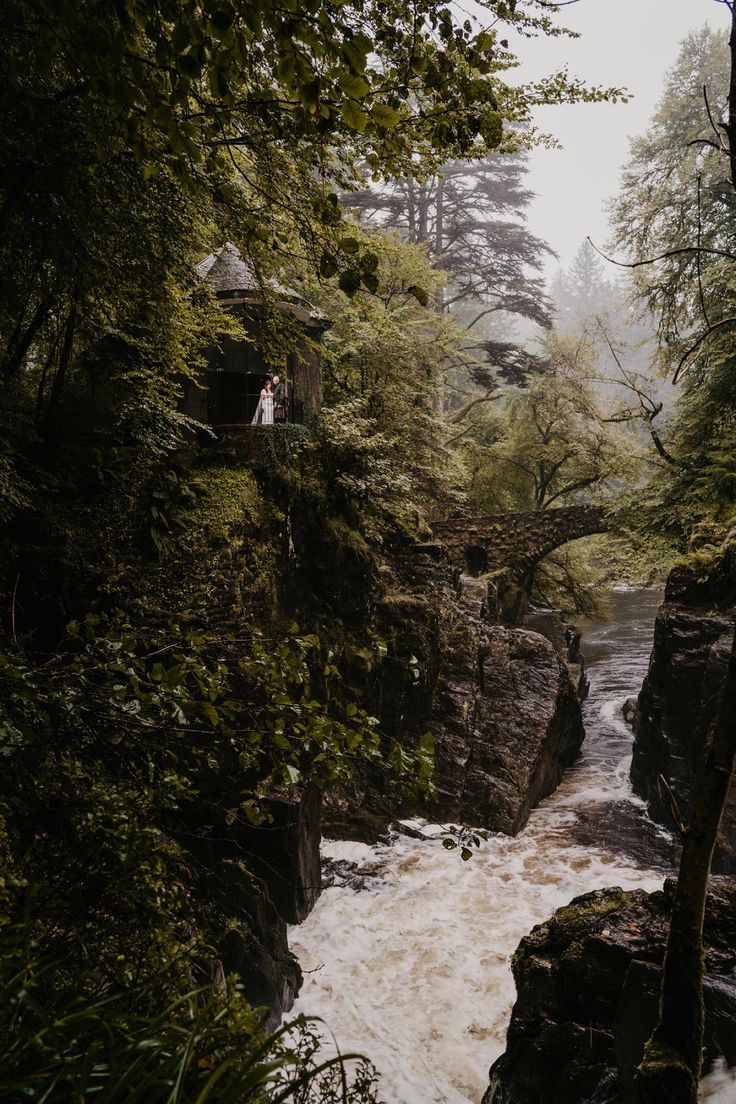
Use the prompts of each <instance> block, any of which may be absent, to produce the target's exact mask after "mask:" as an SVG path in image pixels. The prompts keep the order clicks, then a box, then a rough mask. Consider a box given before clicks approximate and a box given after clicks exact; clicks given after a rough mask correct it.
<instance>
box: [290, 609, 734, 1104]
mask: <svg viewBox="0 0 736 1104" xmlns="http://www.w3.org/2000/svg"><path fill="white" fill-rule="evenodd" d="M658 600H659V596H658V595H657V594H656V593H654V592H651V591H640V590H639V591H635V590H620V591H616V592H615V594H614V596H613V604H614V616H613V619H612V621H611V622H609V623H606V624H604V625H593V626H589V627H588V629H587V630H586V635H585V638H584V640H585V652H586V655H587V658H588V662H589V676H590V680H591V694H590V697H589V699H588V701H587V702H586V704H585V707H584V711H585V722H586V732H587V736H586V741H585V744H584V747H583V754H582V756H581V758H580V760H579V761H578V763H577V764H576V765H575V767H573V768H572V769H571V770H570V771H569V772H568V773H567V775H566V776H565V778H564V779H563V782H562V785H561V786H560V787H559V789H558V790H557V791H556V792H555V793H554V794H553V795H552V796H551V797H549V798H548V799H547V800H546V801H544V802H543V803H542V804H541V805H540V806H539V807H538V808H537V809H535V810H534V812H533V813H532V816H531V818H530V821H529V824H528V826H527V827H526V829H525V830H524V831H523V832H522V833H521V834H520V835H519V836H517V837H516V838H515V839H511V838H509V837H508V836H492V837H491V838H490V839H489V840H488V841H487V842H486V843H484V844H483V845H482V847H481V849H480V851H478V852H476V853H475V854H474V856H473V858H472V860H471V861H469V862H467V863H466V862H462V860H461V859H460V857H459V854H458V852H457V851H448V850H446V849H445V848H443V846H442V843H441V841H440V832H439V829H438V828H437V826H434V827H433V826H429V825H424V826H421V827H422V831H423V833H424V834H425V835H427V836H430V837H431V836H435V838H434V839H432V838H430V839H428V840H422V839H413V838H407V837H404V836H398V837H395V838H393V839H392V841H391V843H390V844H383V845H378V846H375V847H371V846H368V845H366V844H360V843H348V842H330V841H326V842H325V844H324V855H325V858H327V859H331V860H337V861H339V860H347V861H349V862H352V863H355V864H358V866H359V867H366V868H368V869H367V870H366V871H365V876H364V877H363V878H360V877H359V878H358V880H357V885H358V888H357V889H356V888H350V887H348V886H341V885H335V886H333V887H331V888H328V889H326V890H325V891H324V893H323V894H322V896H321V898H320V900H319V901H318V903H317V906H316V908H315V909H314V911H313V913H312V914H311V915H310V916H309V917H308V918H307V920H306V921H305V922H304V923H303V924H301V925H300V926H299V927H298V928H294V929H292V931H291V936H290V942H291V947H292V949H293V950H294V952H295V953H296V955H297V956H298V958H299V961H300V963H301V965H302V968H303V970H304V973H305V978H304V986H303V989H302V992H301V995H300V998H299V1001H298V1002H297V1005H296V1007H295V1009H294V1012H295V1013H304V1014H305V1015H308V1016H317V1017H319V1018H321V1020H322V1021H323V1024H324V1030H325V1031H327V1032H328V1033H330V1034H331V1035H332V1037H333V1039H334V1040H335V1043H336V1045H337V1046H339V1048H340V1050H341V1051H342V1052H343V1053H345V1052H353V1053H355V1052H358V1053H361V1054H364V1055H366V1056H367V1057H369V1058H370V1059H371V1060H372V1061H373V1062H374V1063H375V1065H376V1066H377V1068H378V1070H379V1071H380V1074H381V1079H380V1085H379V1096H380V1099H381V1100H383V1101H385V1102H386V1104H480V1099H481V1097H482V1095H483V1093H484V1091H485V1089H486V1087H487V1085H488V1068H489V1066H490V1065H491V1063H492V1062H493V1061H494V1060H495V1059H496V1058H497V1057H498V1056H499V1055H500V1054H501V1053H502V1051H503V1049H504V1043H505V1034H506V1028H507V1025H508V1021H509V1016H510V1013H511V1008H512V1004H513V1001H514V997H515V990H514V982H513V978H512V975H511V969H510V959H511V955H512V954H513V952H514V951H515V949H516V947H517V946H518V943H519V941H520V939H521V938H522V936H524V935H525V934H526V933H527V932H529V931H530V929H531V928H532V927H533V926H534V925H535V924H539V923H541V922H542V921H544V920H546V919H547V918H548V917H549V916H551V914H552V913H553V912H554V910H555V909H557V908H559V907H560V906H561V905H564V904H567V903H568V902H569V901H570V900H571V898H573V897H575V896H578V895H579V894H581V893H586V892H588V891H589V890H592V889H598V888H602V887H605V886H621V887H623V888H625V889H633V888H642V889H647V890H652V889H656V888H659V887H660V886H661V884H662V880H663V877H664V875H665V873H666V869H667V865H668V859H669V854H670V847H669V842H668V841H667V839H666V838H665V837H664V835H663V833H661V832H658V831H657V830H656V829H655V828H654V827H653V826H652V825H651V822H649V821H648V820H647V819H646V816H645V814H644V811H643V809H642V806H641V803H640V802H638V801H637V799H636V798H634V797H633V795H632V793H631V790H630V786H629V781H628V768H629V762H630V758H631V733H630V730H629V729H628V728H627V726H626V725H625V723H624V721H623V719H622V715H621V707H622V705H623V703H624V701H625V700H626V698H628V697H630V696H631V695H633V694H635V693H636V692H637V690H638V689H639V687H640V685H641V681H642V678H643V676H644V674H645V673H646V668H647V663H648V658H649V651H650V647H651V635H652V626H653V622H654V616H655V612H656V608H657V604H658ZM416 826H417V827H419V825H418V824H417V825H416ZM358 873H359V872H358ZM706 1085H707V1087H706ZM706 1085H704V1099H705V1098H707V1099H709V1101H710V1102H711V1104H736V1083H734V1081H733V1080H731V1077H730V1074H729V1073H728V1072H727V1071H723V1070H718V1071H716V1072H715V1073H714V1074H713V1075H712V1077H711V1078H710V1079H709V1080H708V1082H706Z"/></svg>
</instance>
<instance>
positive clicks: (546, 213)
mask: <svg viewBox="0 0 736 1104" xmlns="http://www.w3.org/2000/svg"><path fill="white" fill-rule="evenodd" d="M728 18H729V13H728V9H727V8H726V7H725V6H724V5H722V4H719V3H717V2H716V0H580V2H579V3H577V4H573V5H572V6H570V7H567V8H564V9H562V10H561V12H560V22H564V23H565V24H566V25H567V26H569V27H572V28H573V29H574V30H576V31H580V32H581V35H582V37H581V38H579V39H574V40H570V39H557V40H554V39H552V40H550V39H544V40H541V39H540V40H536V41H531V42H529V41H526V42H520V43H518V44H517V49H518V51H519V56H520V57H521V58H522V59H523V66H522V68H521V70H520V74H521V76H522V79H528V78H535V77H538V76H541V75H542V74H543V73H544V72H551V71H552V70H553V69H554V68H556V67H559V66H560V65H562V64H564V63H565V62H567V63H568V66H569V71H570V74H571V75H574V76H579V77H582V78H584V79H585V80H586V81H588V82H590V83H592V84H601V85H616V86H625V87H626V88H627V89H628V90H629V92H630V93H632V94H633V99H631V100H630V101H629V103H628V104H622V103H619V104H617V105H613V104H611V105H609V104H579V105H577V106H571V107H567V106H565V107H554V108H544V109H541V110H540V111H539V113H538V124H539V126H540V128H541V129H543V130H545V131H548V132H551V133H553V134H554V135H555V137H556V138H557V139H558V141H559V142H560V143H561V144H562V146H563V147H564V148H563V149H562V150H536V151H534V152H533V153H532V155H531V158H530V170H531V171H530V174H529V185H530V187H531V189H532V190H533V191H534V192H536V193H537V199H536V200H535V202H534V205H533V207H532V208H531V209H530V214H529V226H530V229H531V230H532V231H533V232H534V233H536V234H538V235H539V236H540V237H542V238H544V239H545V240H546V241H548V242H549V244H550V245H551V246H552V248H553V249H555V250H556V251H557V253H559V256H560V261H559V263H560V264H561V265H562V266H563V267H567V265H569V263H570V260H571V259H572V257H573V256H574V254H575V253H576V251H577V249H578V247H579V245H580V243H581V242H582V241H583V240H584V238H585V237H586V236H587V235H588V234H589V235H590V236H591V237H592V238H593V240H594V241H595V242H596V244H598V245H599V246H602V245H603V244H604V242H605V240H606V238H607V236H608V226H607V221H606V215H605V211H604V205H605V202H606V200H607V199H608V198H610V197H611V196H612V195H614V194H615V193H616V191H617V188H618V179H619V172H620V168H621V166H622V164H623V163H624V161H625V160H626V157H627V153H628V143H629V138H631V137H633V136H634V135H636V134H639V133H641V132H642V131H643V130H645V129H646V127H647V124H648V121H649V119H650V117H651V115H652V113H653V112H654V110H655V108H656V105H657V103H658V101H659V99H660V96H661V90H662V78H663V76H664V74H665V72H666V71H667V70H668V69H669V68H670V67H671V65H672V64H673V62H674V61H675V58H676V56H677V53H678V48H679V43H680V42H681V41H682V39H683V38H684V36H685V35H686V34H687V32H688V31H690V30H693V29H694V28H697V27H700V26H702V25H703V24H704V23H706V22H710V23H711V24H712V25H713V26H724V27H725V26H728ZM557 264H558V262H555V261H552V262H551V263H550V271H554V270H555V269H556V268H557Z"/></svg>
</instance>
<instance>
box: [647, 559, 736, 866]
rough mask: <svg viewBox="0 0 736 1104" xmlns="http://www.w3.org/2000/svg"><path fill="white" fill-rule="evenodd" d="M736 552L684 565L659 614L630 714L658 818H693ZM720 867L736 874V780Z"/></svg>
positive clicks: (722, 657)
mask: <svg viewBox="0 0 736 1104" xmlns="http://www.w3.org/2000/svg"><path fill="white" fill-rule="evenodd" d="M735 602H736V549H734V548H729V549H728V550H727V551H726V552H725V553H724V554H723V555H722V556H720V557H718V558H717V559H716V560H715V561H714V562H713V563H711V564H709V565H708V566H707V567H704V568H697V567H691V566H688V567H685V566H683V567H678V568H676V569H675V570H674V571H673V572H672V573H671V574H670V577H669V579H668V581H667V586H666V590H665V601H664V603H663V605H662V607H661V609H660V611H659V614H658V616H657V620H656V624H655V629H654V645H653V649H652V656H651V661H650V666H649V672H648V674H647V677H646V679H645V681H644V684H643V686H642V689H641V693H640V694H639V697H638V699H637V701H636V704H635V706H634V707H633V708H632V709H631V713H630V718H631V720H632V723H633V727H634V731H635V740H634V752H633V760H632V766H631V780H632V784H633V787H634V790H635V792H636V793H637V794H638V795H639V796H640V797H643V798H644V799H645V801H646V802H647V807H648V810H649V814H650V816H651V817H652V818H653V819H654V820H656V821H658V822H659V823H661V824H664V825H666V826H667V827H668V828H670V829H675V828H676V826H677V820H678V819H679V820H681V821H682V822H684V823H687V819H688V816H689V814H690V809H691V806H692V799H693V794H694V790H695V786H696V784H697V779H698V776H699V773H700V770H701V767H702V763H703V758H704V751H705V746H706V741H707V737H708V732H709V729H710V726H711V723H712V721H713V718H714V715H715V709H716V703H717V698H718V692H719V689H720V686H721V683H722V681H723V677H724V675H725V670H726V665H727V663H728V657H729V654H730V651H731V642H732V638H733V605H734V603H735ZM713 868H714V870H716V871H720V872H729V873H734V872H736V785H732V788H731V793H730V795H729V798H728V802H727V806H726V809H725V812H724V817H723V821H722V824H721V830H720V835H719V842H718V846H717V850H716V854H715V858H714V867H713Z"/></svg>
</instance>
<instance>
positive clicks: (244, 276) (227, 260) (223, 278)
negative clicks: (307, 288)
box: [196, 242, 301, 300]
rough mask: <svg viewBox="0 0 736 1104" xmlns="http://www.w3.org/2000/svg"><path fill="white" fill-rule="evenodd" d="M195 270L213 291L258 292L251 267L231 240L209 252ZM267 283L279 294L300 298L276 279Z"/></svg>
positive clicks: (257, 284) (258, 287)
mask: <svg viewBox="0 0 736 1104" xmlns="http://www.w3.org/2000/svg"><path fill="white" fill-rule="evenodd" d="M196 267H197V272H198V273H199V275H200V276H201V277H202V279H203V280H207V283H208V284H211V285H212V288H213V290H214V291H215V292H218V293H223V292H226V291H229V292H254V293H255V294H258V292H260V290H261V289H260V285H259V283H258V280H257V279H256V275H255V273H254V271H253V269H252V268H251V267H250V265H249V264H247V262H246V261H244V260H243V257H242V255H241V252H240V250H239V249H238V247H237V246H236V245H233V243H232V242H226V243H225V245H223V246H222V248H221V249H218V250H217V252H215V253H210V255H209V256H208V257H205V259H204V260H203V261H200V262H199V264H198V265H197V266H196ZM267 283H268V284H269V286H270V287H271V288H273V290H274V291H275V292H277V293H278V294H279V295H284V296H286V297H287V298H289V299H296V300H300V299H301V295H299V294H298V293H297V292H296V291H291V290H290V289H289V288H285V287H283V286H282V285H281V284H279V283H278V282H277V281H276V280H268V281H267Z"/></svg>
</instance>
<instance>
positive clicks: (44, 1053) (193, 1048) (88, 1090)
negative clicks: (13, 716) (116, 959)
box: [0, 889, 375, 1104]
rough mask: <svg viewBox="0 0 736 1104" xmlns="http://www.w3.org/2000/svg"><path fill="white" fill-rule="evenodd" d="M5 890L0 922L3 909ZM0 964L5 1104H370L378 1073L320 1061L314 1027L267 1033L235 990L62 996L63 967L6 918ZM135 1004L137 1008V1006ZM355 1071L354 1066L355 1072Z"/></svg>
mask: <svg viewBox="0 0 736 1104" xmlns="http://www.w3.org/2000/svg"><path fill="white" fill-rule="evenodd" d="M10 896H11V895H10V894H9V893H8V891H7V889H6V890H5V891H4V893H3V898H4V901H3V905H4V906H5V907H4V908H3V913H5V912H6V909H7V905H8V903H9V900H10ZM1 930H2V939H3V956H2V959H1V960H0V992H1V993H2V1005H1V1009H0V1096H1V1097H2V1099H3V1100H5V1101H8V1104H11V1102H12V1104H20V1102H21V1101H37V1102H39V1104H40V1102H41V1101H46V1102H48V1104H65V1102H67V1101H69V1100H76V1101H92V1100H95V1101H101V1102H104V1104H121V1102H123V1101H125V1102H126V1104H159V1102H160V1104H205V1102H207V1101H217V1104H229V1102H231V1101H232V1102H233V1104H235V1102H237V1104H265V1102H266V1101H269V1102H271V1104H275V1102H276V1101H292V1102H294V1104H312V1102H314V1104H326V1102H328V1101H333V1102H335V1104H337V1101H340V1102H342V1104H359V1102H360V1104H369V1102H370V1101H373V1100H375V1097H374V1095H373V1086H374V1084H375V1074H374V1072H373V1070H372V1069H371V1067H370V1066H369V1065H368V1064H367V1063H365V1062H364V1061H363V1060H360V1061H359V1062H358V1064H357V1066H353V1064H352V1063H350V1065H348V1063H349V1062H350V1058H349V1057H348V1058H343V1059H335V1060H332V1061H325V1060H324V1059H323V1058H322V1056H321V1054H320V1050H321V1048H322V1045H323V1040H322V1039H321V1038H320V1036H319V1032H318V1029H317V1027H316V1025H315V1023H314V1022H313V1021H308V1020H305V1019H304V1018H303V1017H300V1018H299V1019H297V1020H296V1021H293V1022H291V1023H288V1024H286V1025H285V1026H284V1027H283V1028H282V1029H281V1030H280V1031H278V1032H276V1033H272V1034H269V1033H267V1032H265V1031H264V1030H263V1028H262V1026H261V1024H260V1022H259V1018H258V1017H257V1016H256V1014H255V1013H254V1012H253V1010H252V1009H251V1008H250V1006H249V1005H248V1004H247V1002H246V1001H245V1000H244V999H243V997H242V994H241V992H240V990H239V988H238V986H237V985H236V984H234V983H230V984H223V985H222V986H221V987H220V988H219V989H212V988H207V989H201V990H195V991H192V992H184V993H182V994H181V995H180V996H178V997H177V998H176V999H174V1000H172V1001H171V1003H169V1004H167V1003H166V998H165V997H164V999H163V1000H162V1002H161V1007H160V1009H159V1010H157V1011H156V1012H155V1013H154V1014H152V1015H151V1014H148V1015H146V1014H142V1013H141V1012H140V1011H139V1010H138V1007H137V1006H138V1005H139V1004H144V1005H145V1002H146V1001H147V1000H148V994H147V993H145V994H138V993H137V992H136V991H135V990H133V991H132V992H130V993H128V994H126V997H125V999H123V997H122V996H121V994H119V993H115V992H107V993H104V992H102V993H97V994H94V993H90V994H82V993H74V992H69V991H68V986H67V985H62V987H61V990H59V988H58V982H59V979H60V978H63V977H64V971H65V965H66V964H65V963H64V962H63V961H57V962H51V961H49V960H47V959H44V958H43V957H38V955H39V949H38V947H37V946H36V945H35V943H34V941H33V938H32V936H31V933H30V931H29V928H28V925H27V924H22V923H21V924H13V923H11V922H9V921H8V919H7V917H4V922H3V924H2V928H1ZM141 996H142V998H143V999H142V1000H141V999H140V998H141ZM351 1066H352V1068H351Z"/></svg>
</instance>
